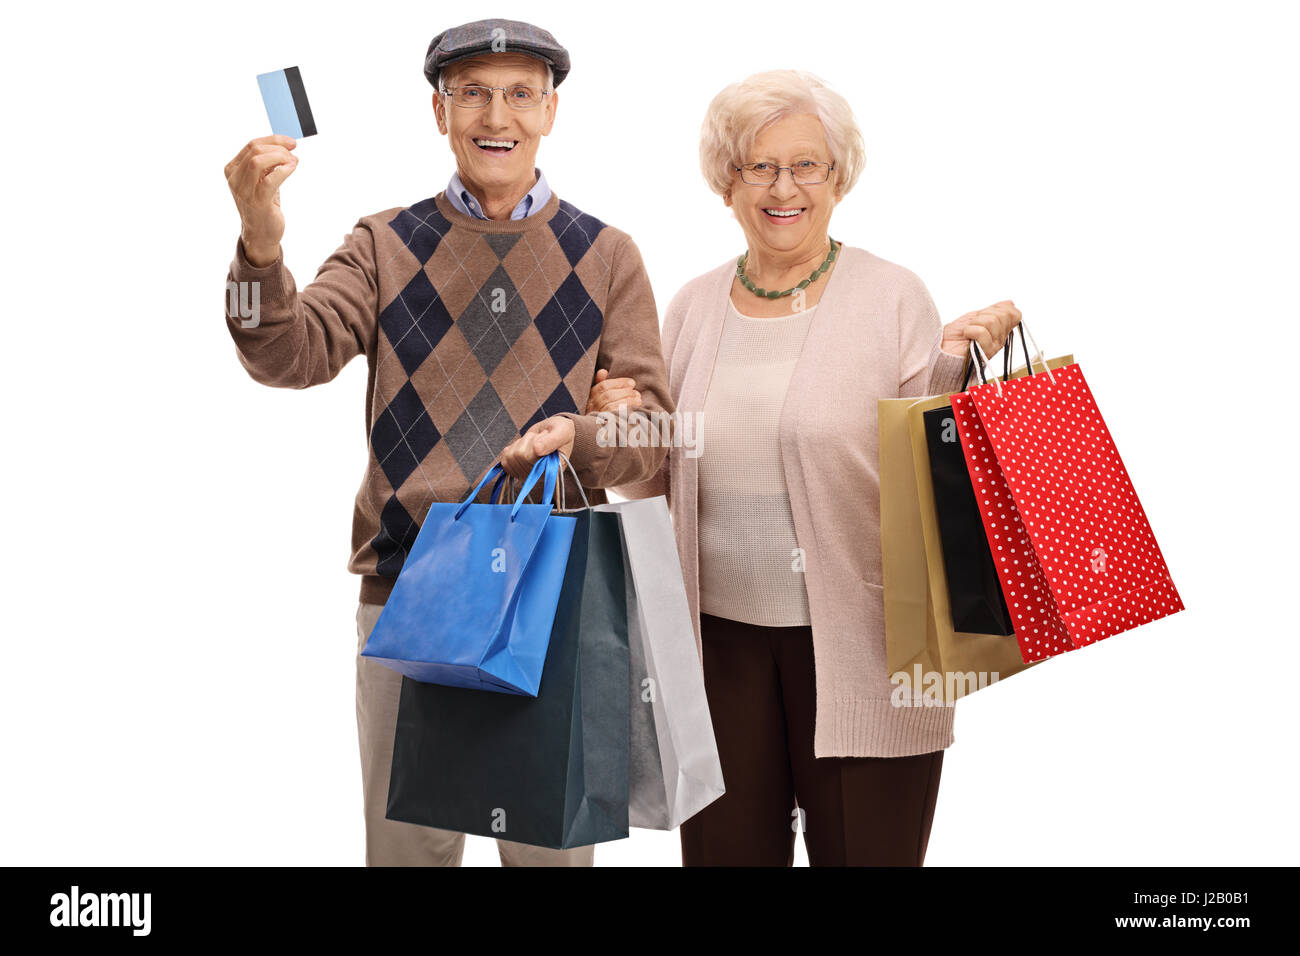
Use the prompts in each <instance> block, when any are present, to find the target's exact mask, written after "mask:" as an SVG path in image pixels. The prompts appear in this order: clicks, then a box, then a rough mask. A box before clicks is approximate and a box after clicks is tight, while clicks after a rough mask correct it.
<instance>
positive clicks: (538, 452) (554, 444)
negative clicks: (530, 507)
mask: <svg viewBox="0 0 1300 956" xmlns="http://www.w3.org/2000/svg"><path fill="white" fill-rule="evenodd" d="M574 437H575V436H574V431H573V422H572V421H570V420H569V419H567V418H565V417H564V416H563V415H554V416H552V417H551V418H544V419H542V420H541V421H540V422H538V423H537V424H536V425H534V426H533V427H532V428H530V429H528V431H526V432H524V433H523V434H522V435H520V436H519V437H518V438H516V439H515V440H514V441H512V442H511V443H510V444H509V445H507V446H506V448H505V451H503V452H502V453H501V467H502V468H504V469H505V470H506V472H507V473H508V474H509V475H510V476H511V477H512V478H520V479H522V478H527V477H528V473H529V472H530V471H532V469H533V465H534V464H536V463H537V459H539V458H542V457H543V456H545V455H549V454H550V453H551V452H553V451H556V450H557V449H558V450H559V452H560V454H562V455H564V457H566V458H568V457H569V456H570V455H572V454H573V439H574Z"/></svg>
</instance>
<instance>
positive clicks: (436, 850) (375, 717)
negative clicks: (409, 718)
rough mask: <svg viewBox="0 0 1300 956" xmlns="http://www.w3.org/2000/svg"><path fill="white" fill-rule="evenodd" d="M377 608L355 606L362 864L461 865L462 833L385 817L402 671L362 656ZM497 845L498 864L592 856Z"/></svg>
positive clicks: (557, 862) (575, 861)
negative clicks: (363, 827)
mask: <svg viewBox="0 0 1300 956" xmlns="http://www.w3.org/2000/svg"><path fill="white" fill-rule="evenodd" d="M381 610H383V605H381V604H362V605H360V606H359V607H358V608H357V738H358V740H359V741H360V744H361V786H362V789H363V792H364V795H365V814H366V866H460V863H461V856H462V854H463V853H464V850H465V834H463V833H453V832H451V831H450V830H435V829H434V828H433V827H422V826H418V825H416V824H414V823H400V822H398V821H396V820H389V819H388V818H386V817H385V816H384V811H385V810H386V808H387V807H388V777H389V773H390V772H391V770H392V766H393V734H394V732H395V730H396V728H397V702H398V700H399V698H400V696H401V692H402V675H401V674H399V673H397V671H395V670H391V669H389V668H387V667H385V666H384V665H383V664H380V663H378V662H377V661H373V660H371V659H370V658H368V657H362V656H361V650H362V648H363V647H365V644H366V639H367V638H368V637H370V631H371V630H372V629H373V628H374V626H375V621H377V620H379V612H380V611H381ZM484 693H488V692H487V691H484ZM497 850H498V852H499V853H500V854H501V864H502V865H503V866H591V865H592V860H593V857H594V855H595V854H594V850H595V848H594V847H590V846H581V847H574V848H573V849H571V850H550V849H547V848H545V847H536V846H528V845H526V844H523V843H512V842H510V841H509V840H497Z"/></svg>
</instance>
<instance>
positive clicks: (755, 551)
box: [588, 70, 1020, 866]
mask: <svg viewBox="0 0 1300 956" xmlns="http://www.w3.org/2000/svg"><path fill="white" fill-rule="evenodd" d="M863 160H864V156H863V145H862V136H861V133H860V132H859V130H858V128H857V126H856V124H855V122H854V119H853V115H852V111H851V109H850V108H849V104H848V103H847V102H846V101H845V100H844V98H843V97H842V96H840V95H838V94H837V93H835V92H833V91H832V90H830V89H829V88H827V87H826V86H825V85H824V84H823V83H822V82H821V81H819V80H818V79H817V78H815V77H813V76H810V75H809V74H806V73H800V72H795V71H789V70H778V71H773V72H768V73H760V74H758V75H756V76H752V77H750V78H749V79H747V80H745V81H744V82H742V83H738V84H735V85H732V86H730V87H728V88H727V89H725V90H723V91H722V92H721V93H719V94H718V96H717V97H716V98H715V99H714V100H713V102H712V103H711V104H710V106H709V109H708V115H707V116H706V118H705V121H704V125H703V131H702V135H701V143H700V161H701V165H702V167H703V171H704V177H705V179H706V180H707V181H708V184H709V186H710V187H711V188H712V189H713V191H714V192H716V193H717V194H718V195H719V196H721V197H722V201H723V202H724V203H725V204H726V205H727V206H728V207H730V208H731V210H732V213H733V214H734V216H735V218H736V221H737V222H738V223H740V227H741V230H742V231H743V232H744V236H745V247H746V248H745V252H744V254H743V255H741V256H739V257H738V258H734V259H728V260H727V261H726V262H724V263H723V264H722V265H720V266H718V267H717V268H715V269H711V270H710V271H708V272H706V273H704V274H703V275H701V276H698V277H697V278H695V279H693V280H691V281H690V282H688V283H687V284H686V285H685V286H684V287H683V288H682V289H681V290H680V291H679V292H678V293H677V295H676V297H675V298H674V299H673V300H672V302H671V304H670V305H669V308H668V314H667V317H666V319H665V322H664V330H663V347H664V357H665V360H666V362H667V366H668V373H669V386H670V393H671V395H672V398H673V400H674V401H675V402H676V404H677V409H678V413H679V414H680V415H682V416H686V415H694V416H699V418H698V421H699V425H700V432H699V438H700V442H699V448H700V449H701V450H702V454H698V455H690V454H686V453H685V449H683V448H674V449H673V450H672V452H671V453H670V454H669V457H668V459H667V460H666V461H665V464H664V467H663V468H661V469H660V471H659V474H658V475H657V477H656V478H655V479H654V480H652V481H650V482H647V483H642V484H639V485H635V486H625V487H622V488H619V489H616V490H617V491H619V492H620V493H621V494H623V495H625V496H626V497H630V498H642V497H648V496H651V495H656V494H664V495H667V496H668V500H669V506H670V509H671V512H672V516H673V524H674V526H675V530H676V534H677V546H678V551H679V554H680V557H681V563H682V570H683V572H684V574H685V580H686V590H687V595H688V598H689V602H690V607H691V611H692V613H693V615H694V616H695V621H696V627H697V631H696V637H697V643H698V646H699V648H700V652H701V656H702V660H703V668H704V678H705V688H706V691H707V694H708V700H709V707H710V710H711V711H712V716H713V730H714V734H715V736H716V738H717V742H718V751H719V754H720V757H721V760H722V771H723V776H724V778H725V781H726V787H727V792H726V794H725V795H724V796H723V797H721V798H720V799H719V800H717V801H716V802H714V803H713V804H712V805H711V806H709V807H708V808H706V809H705V810H704V811H702V812H701V813H699V814H698V815H696V816H695V817H693V818H692V819H691V820H689V821H687V822H686V823H685V824H683V825H682V828H681V839H682V860H683V863H684V865H687V866H693V865H707V864H720V865H775V866H788V865H790V864H791V862H792V861H793V856H794V840H795V832H797V831H798V830H802V831H803V833H804V841H805V845H806V847H807V850H808V857H809V860H810V862H811V863H812V864H813V865H845V864H850V865H853V864H856V865H879V866H919V865H920V864H921V863H922V861H923V859H924V857H925V849H926V843H927V841H928V838H929V832H930V825H931V821H932V819H933V813H934V806H935V800H936V796H937V792H938V786H939V772H940V767H941V765H942V761H943V750H944V748H945V747H947V746H949V745H950V744H951V743H952V740H953V733H952V727H953V709H952V708H951V707H948V706H937V707H936V706H931V707H918V706H913V707H900V706H894V705H892V704H891V693H890V692H891V690H892V685H891V683H890V679H889V674H888V672H887V667H886V662H885V626H884V604H883V596H884V592H883V587H882V577H881V574H882V572H881V554H880V497H879V483H878V475H877V467H876V462H877V435H876V399H878V398H896V397H903V396H913V395H915V396H920V395H930V394H938V393H942V392H952V391H956V390H958V389H960V388H961V387H962V383H963V373H964V372H965V368H966V354H967V349H968V348H969V342H970V340H971V339H974V340H975V341H977V342H978V343H979V344H980V345H981V346H982V347H983V349H984V351H985V353H987V354H988V355H993V354H994V353H995V352H996V351H997V349H998V348H999V347H1000V346H1001V344H1002V343H1003V342H1004V341H1005V339H1006V336H1007V333H1008V332H1009V331H1010V329H1011V328H1012V327H1013V326H1015V325H1016V324H1017V323H1018V322H1019V320H1020V313H1019V312H1018V311H1017V310H1016V308H1015V306H1014V305H1013V304H1012V303H1011V302H1010V301H1004V302H999V303H997V304H996V305H994V306H991V307H989V308H987V309H983V310H980V311H978V312H973V313H969V314H967V315H964V316H962V317H961V318H959V319H957V320H955V321H953V322H951V323H949V324H947V325H946V326H943V325H941V323H940V319H939V315H938V313H937V311H936V310H935V306H934V303H933V301H932V300H931V298H930V295H929V293H928V292H927V290H926V288H925V286H924V285H923V284H922V282H921V280H920V279H919V278H917V277H916V276H915V275H914V274H913V273H911V272H910V271H908V270H907V269H905V268H903V267H902V266H899V265H896V264H895V263H892V262H889V261H887V260H885V259H882V258H880V257H879V256H876V255H874V254H872V253H871V252H868V251H867V250H865V249H861V248H856V247H854V246H850V245H844V244H842V243H840V242H839V241H838V240H836V239H833V238H832V237H831V229H830V221H831V214H832V212H834V210H835V207H836V205H837V204H838V203H839V202H840V200H841V199H843V198H844V196H845V195H847V194H848V192H849V190H851V189H852V188H853V185H854V184H855V183H856V182H857V180H858V176H859V174H860V173H861V172H862V167H863ZM598 378H600V381H599V383H598V384H597V385H596V386H595V388H594V389H593V392H592V396H591V402H592V404H591V406H589V409H588V410H589V411H592V410H595V411H602V410H611V409H613V408H616V407H617V406H618V405H620V404H629V405H631V406H633V407H635V405H636V404H637V395H636V393H635V391H634V385H635V383H633V382H630V381H629V380H627V379H604V378H603V377H602V376H598Z"/></svg>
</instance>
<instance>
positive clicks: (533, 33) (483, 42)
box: [424, 19, 569, 89]
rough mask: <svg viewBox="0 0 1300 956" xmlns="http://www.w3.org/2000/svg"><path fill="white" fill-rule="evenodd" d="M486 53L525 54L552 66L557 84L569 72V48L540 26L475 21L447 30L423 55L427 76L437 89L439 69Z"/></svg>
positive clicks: (510, 21) (518, 22)
mask: <svg viewBox="0 0 1300 956" xmlns="http://www.w3.org/2000/svg"><path fill="white" fill-rule="evenodd" d="M485 53H523V54H525V55H526V56H532V57H536V58H537V59H539V60H541V61H542V62H543V63H546V64H548V65H549V66H550V67H551V70H552V72H553V73H554V75H555V80H554V83H555V85H556V86H559V85H560V82H561V81H562V80H563V79H564V78H565V77H566V76H568V75H569V51H568V50H566V49H565V48H564V47H562V46H560V44H559V43H557V42H556V40H555V37H553V36H551V35H550V34H549V33H547V32H546V31H545V30H543V29H542V28H541V27H535V26H533V25H532V24H531V23H522V22H520V21H518V20H497V19H493V20H475V21H474V22H473V23H463V24H461V25H460V26H458V27H452V28H451V29H450V30H444V31H443V32H442V33H439V34H438V35H437V36H436V37H434V38H433V42H432V43H430V44H429V52H428V53H427V54H425V57H424V76H425V79H427V80H428V81H429V82H430V83H431V84H432V85H433V87H434V89H437V88H438V71H439V70H441V69H443V68H444V67H446V66H447V64H449V63H455V62H456V61H457V60H464V59H467V58H469V57H471V56H482V55H483V54H485Z"/></svg>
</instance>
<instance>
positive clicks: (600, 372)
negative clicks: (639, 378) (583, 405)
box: [586, 368, 641, 415]
mask: <svg viewBox="0 0 1300 956" xmlns="http://www.w3.org/2000/svg"><path fill="white" fill-rule="evenodd" d="M621 405H626V406H627V407H628V408H629V409H633V408H640V407H641V393H640V392H638V391H637V390H636V379H632V378H610V377H609V370H608V369H603V368H602V369H597V370H596V384H595V385H593V386H591V394H590V395H588V396H587V411H586V414H588V415H598V414H600V413H601V412H617V411H618V409H619V406H621Z"/></svg>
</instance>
